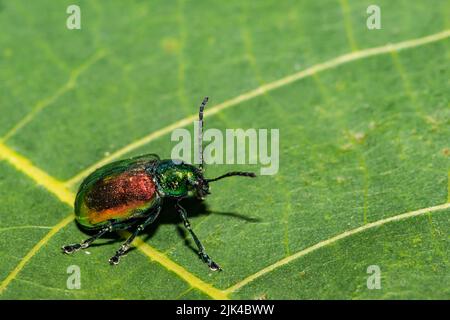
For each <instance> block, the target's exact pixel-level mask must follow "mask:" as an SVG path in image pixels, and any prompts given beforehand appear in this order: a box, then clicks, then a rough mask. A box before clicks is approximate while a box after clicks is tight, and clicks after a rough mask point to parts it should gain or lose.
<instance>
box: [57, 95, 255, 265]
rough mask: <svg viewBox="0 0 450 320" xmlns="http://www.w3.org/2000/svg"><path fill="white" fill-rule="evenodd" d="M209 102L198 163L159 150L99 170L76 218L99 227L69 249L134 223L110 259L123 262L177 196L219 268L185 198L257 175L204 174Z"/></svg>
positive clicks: (82, 191)
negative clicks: (136, 240) (221, 182)
mask: <svg viewBox="0 0 450 320" xmlns="http://www.w3.org/2000/svg"><path fill="white" fill-rule="evenodd" d="M207 102H208V98H207V97H206V98H205V99H203V102H202V104H201V105H200V111H199V139H200V141H199V143H200V146H199V150H200V155H199V158H200V165H199V167H195V166H194V165H191V164H187V163H184V162H181V161H176V160H160V159H159V157H158V156H157V155H155V154H148V155H143V156H138V157H134V158H131V159H125V160H120V161H116V162H113V163H110V164H108V165H106V166H104V167H101V168H99V169H97V170H96V171H94V172H93V173H92V174H90V175H89V176H88V177H87V178H86V179H85V180H84V181H83V183H82V184H81V185H80V188H79V190H78V193H77V196H76V199H75V217H76V220H77V222H78V224H79V225H81V226H82V227H83V228H85V229H88V230H97V231H98V232H97V233H96V234H94V235H93V236H92V237H90V238H88V239H86V240H84V241H83V242H81V243H76V244H69V245H66V246H63V247H62V250H63V252H64V253H67V254H70V253H73V252H75V251H77V250H80V249H86V248H88V247H89V246H90V245H91V244H92V243H93V242H94V241H95V240H96V239H98V238H100V237H101V236H102V235H104V234H105V233H107V232H112V231H117V230H124V229H132V228H134V230H133V232H132V234H131V236H130V237H129V238H128V239H127V240H126V241H125V242H124V243H123V244H122V246H121V247H120V248H119V250H117V251H116V254H115V255H114V256H113V257H112V258H111V259H109V262H110V264H113V265H114V264H118V263H119V261H120V257H121V256H123V255H124V254H125V253H126V252H127V250H128V249H129V248H130V245H131V242H132V241H133V239H134V238H135V237H136V236H137V235H138V234H139V232H141V231H143V230H144V229H145V227H146V226H148V225H149V224H151V223H153V222H154V221H155V219H156V218H157V217H158V215H159V213H160V212H161V208H162V205H163V199H164V198H172V199H175V200H176V205H175V208H176V210H177V211H178V213H179V214H180V216H181V219H182V220H183V222H184V226H185V227H186V228H187V229H188V230H189V232H190V234H191V235H192V237H193V239H194V241H195V243H196V245H197V247H198V250H199V255H200V258H201V259H202V260H203V261H204V262H205V263H206V264H208V266H209V267H210V269H211V270H220V266H219V265H218V264H217V263H215V262H214V261H213V260H212V259H211V258H210V257H209V256H208V254H207V253H206V251H205V248H204V246H203V245H202V243H201V242H200V240H199V239H198V238H197V236H196V235H195V233H194V231H193V230H192V228H191V226H190V223H189V220H188V218H187V214H186V210H185V209H184V208H183V207H182V206H181V205H180V201H181V200H182V199H185V198H188V197H197V198H199V199H203V198H204V197H205V196H206V195H208V194H210V192H209V182H213V181H217V180H219V179H222V178H226V177H231V176H244V177H255V174H254V173H252V172H240V171H238V172H228V173H226V174H224V175H222V176H219V177H217V178H214V179H206V178H205V177H204V175H203V166H204V161H203V151H202V136H203V110H204V108H205V105H206V103H207Z"/></svg>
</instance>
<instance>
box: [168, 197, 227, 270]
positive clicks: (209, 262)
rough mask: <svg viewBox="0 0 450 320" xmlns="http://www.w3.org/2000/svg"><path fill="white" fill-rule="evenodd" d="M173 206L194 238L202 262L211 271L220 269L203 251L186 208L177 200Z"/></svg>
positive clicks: (203, 248)
mask: <svg viewBox="0 0 450 320" xmlns="http://www.w3.org/2000/svg"><path fill="white" fill-rule="evenodd" d="M175 208H176V209H177V211H178V213H179V214H180V216H181V219H183V223H184V226H185V227H186V229H188V230H189V232H190V234H191V236H192V238H194V242H195V244H196V245H197V247H198V254H199V255H200V258H201V259H202V260H203V262H205V263H206V264H207V265H208V267H209V268H210V269H211V270H212V271H217V270H222V268H221V267H220V266H219V265H218V264H217V263H215V262H214V261H213V260H212V259H211V258H210V257H209V255H208V254H207V253H206V251H205V247H204V246H203V244H202V243H201V242H200V240H199V239H198V237H197V235H196V234H195V233H194V230H192V228H191V223H190V222H189V220H188V218H187V214H186V210H184V208H183V207H182V206H181V205H180V203H179V202H177V204H176V205H175Z"/></svg>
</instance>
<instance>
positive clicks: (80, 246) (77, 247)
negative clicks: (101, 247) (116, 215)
mask: <svg viewBox="0 0 450 320" xmlns="http://www.w3.org/2000/svg"><path fill="white" fill-rule="evenodd" d="M111 231H113V225H112V224H110V225H108V226H107V227H104V228H103V229H101V230H100V231H99V232H98V233H96V234H95V235H93V236H92V237H90V238H88V239H86V240H84V241H82V242H80V243H74V244H68V245H65V246H62V248H61V249H62V251H63V252H64V253H66V254H71V253H74V252H75V251H78V250H80V249H86V248H88V247H89V246H90V245H91V244H92V242H94V241H95V240H97V239H98V238H100V237H101V236H102V235H104V234H105V233H106V232H111Z"/></svg>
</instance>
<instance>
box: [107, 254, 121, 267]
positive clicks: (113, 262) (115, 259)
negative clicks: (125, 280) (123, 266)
mask: <svg viewBox="0 0 450 320" xmlns="http://www.w3.org/2000/svg"><path fill="white" fill-rule="evenodd" d="M119 262H120V256H113V257H111V258H110V259H109V264H110V265H112V266H115V265H118V264H119Z"/></svg>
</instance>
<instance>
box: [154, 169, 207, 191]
mask: <svg viewBox="0 0 450 320" xmlns="http://www.w3.org/2000/svg"><path fill="white" fill-rule="evenodd" d="M154 178H155V182H156V184H157V188H158V192H159V194H161V195H162V196H166V197H173V198H184V197H189V196H198V193H199V192H198V190H197V189H199V188H200V186H201V187H202V188H203V189H204V187H205V186H204V185H203V184H206V186H207V183H206V182H205V181H204V178H203V173H202V172H201V171H200V170H199V169H198V168H197V167H195V166H193V165H191V164H188V163H184V162H181V161H172V160H162V161H161V162H160V163H159V164H158V165H157V167H156V168H155V171H154ZM206 193H207V192H206ZM203 196H204V195H203Z"/></svg>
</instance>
